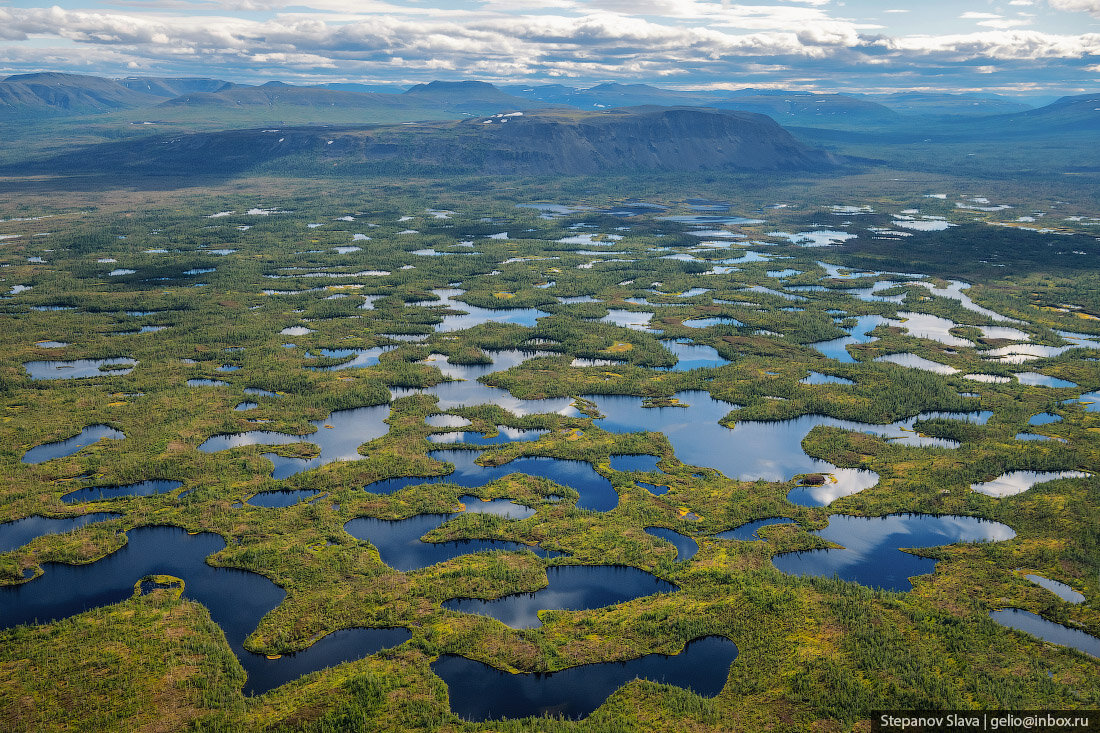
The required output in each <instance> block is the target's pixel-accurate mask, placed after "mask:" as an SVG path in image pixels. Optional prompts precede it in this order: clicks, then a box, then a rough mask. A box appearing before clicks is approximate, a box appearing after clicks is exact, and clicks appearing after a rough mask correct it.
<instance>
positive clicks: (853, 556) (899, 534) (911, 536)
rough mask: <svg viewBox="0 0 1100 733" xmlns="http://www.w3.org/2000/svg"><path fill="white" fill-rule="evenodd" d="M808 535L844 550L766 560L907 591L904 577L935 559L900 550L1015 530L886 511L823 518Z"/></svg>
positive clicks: (923, 570)
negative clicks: (880, 514) (823, 522)
mask: <svg viewBox="0 0 1100 733" xmlns="http://www.w3.org/2000/svg"><path fill="white" fill-rule="evenodd" d="M813 534H816V535H818V536H819V537H821V538H822V539H826V540H828V541H830V542H834V543H836V544H838V545H843V547H844V549H827V550H809V551H807V552H789V553H784V554H782V555H776V556H775V557H773V558H772V564H773V565H775V567H776V568H777V569H779V570H781V571H782V572H784V573H787V574H789V575H803V576H805V575H814V576H818V577H824V578H830V577H832V576H833V575H837V576H839V577H840V578H841V580H847V581H849V582H852V583H859V584H861V585H866V586H870V587H872V588H885V589H886V590H893V591H907V590H911V589H912V587H913V586H912V584H911V583H910V582H909V578H910V577H913V576H917V575H926V574H928V573H931V572H932V571H933V570H934V569H935V567H936V561H935V560H932V559H929V558H925V557H917V556H916V555H912V554H910V553H907V552H901V549H900V548H903V547H905V548H922V547H938V546H940V545H952V544H955V543H957V542H1001V541H1004V540H1009V539H1012V538H1013V537H1015V536H1016V533H1015V532H1014V531H1013V530H1012V528H1011V527H1008V526H1007V525H1004V524H1001V523H1000V522H991V521H988V520H984V519H977V518H974V517H961V516H953V515H942V516H935V515H931V514H890V515H888V516H885V517H853V516H848V515H844V514H833V515H830V516H829V526H828V527H826V528H825V529H821V530H817V531H815V532H813Z"/></svg>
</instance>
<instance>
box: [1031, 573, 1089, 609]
mask: <svg viewBox="0 0 1100 733" xmlns="http://www.w3.org/2000/svg"><path fill="white" fill-rule="evenodd" d="M1024 577H1025V578H1027V579H1028V580H1030V581H1031V582H1032V583H1034V584H1035V585H1038V586H1040V587H1042V588H1046V589H1047V590H1049V591H1050V592H1051V593H1053V594H1054V595H1056V596H1058V597H1059V598H1061V599H1062V600H1063V601H1065V602H1066V603H1084V602H1085V596H1084V594H1082V593H1078V592H1077V591H1075V590H1074V589H1073V588H1071V587H1070V586H1068V585H1066V584H1065V583H1059V582H1058V581H1057V580H1051V579H1050V578H1044V577H1043V576H1042V575H1025V576H1024Z"/></svg>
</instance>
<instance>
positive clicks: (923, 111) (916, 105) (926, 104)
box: [860, 92, 1032, 117]
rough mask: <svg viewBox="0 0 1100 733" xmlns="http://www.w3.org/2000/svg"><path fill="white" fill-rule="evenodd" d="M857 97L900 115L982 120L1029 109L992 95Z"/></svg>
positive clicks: (906, 93)
mask: <svg viewBox="0 0 1100 733" xmlns="http://www.w3.org/2000/svg"><path fill="white" fill-rule="evenodd" d="M860 96H861V97H863V98H864V99H868V100H870V101H873V102H878V103H879V104H881V105H883V106H886V107H889V108H890V109H892V110H894V111H895V112H898V113H900V114H903V115H923V116H936V117H940V116H966V117H984V116H988V115H997V114H1012V113H1014V112H1024V111H1026V110H1029V109H1032V106H1031V105H1029V104H1024V103H1023V102H1021V101H1019V100H1016V99H1011V98H1009V97H1004V96H1000V95H996V94H941V93H933V92H899V93H896V94H869V95H860Z"/></svg>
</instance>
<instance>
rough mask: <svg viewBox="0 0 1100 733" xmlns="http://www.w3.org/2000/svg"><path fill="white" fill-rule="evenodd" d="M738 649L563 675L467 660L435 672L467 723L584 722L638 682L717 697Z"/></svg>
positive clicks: (718, 646) (721, 646)
mask: <svg viewBox="0 0 1100 733" xmlns="http://www.w3.org/2000/svg"><path fill="white" fill-rule="evenodd" d="M736 658H737V647H736V646H735V645H734V643H733V642H732V641H730V640H729V639H726V638H724V637H720V636H707V637H703V638H701V639H695V640H694V641H690V642H688V644H687V646H685V647H684V650H683V651H682V652H680V653H679V654H675V655H671V656H670V655H665V654H647V655H646V656H644V657H639V658H638V659H632V660H630V661H628V662H604V663H602V664H586V665H583V666H580V667H570V668H569V669H563V670H561V671H560V672H549V673H531V674H510V673H508V672H501V671H500V670H498V669H495V668H493V667H490V666H489V665H487V664H482V663H481V662H475V661H473V660H471V659H466V658H465V657H460V656H456V655H453V654H444V655H443V656H441V657H439V659H437V660H436V661H434V662H432V671H433V672H435V673H436V674H437V675H439V676H440V677H441V678H442V679H443V682H444V683H445V684H446V685H447V690H448V692H449V697H450V701H451V710H452V711H454V713H455V714H456V715H458V716H459V717H461V718H465V719H466V720H471V721H483V720H496V719H501V718H526V717H528V716H533V715H551V716H561V717H565V718H572V719H577V718H583V717H584V716H586V715H588V714H589V713H591V712H592V711H593V710H595V709H596V708H598V707H599V706H600V705H602V704H603V702H604V700H606V699H607V697H608V696H609V695H610V694H611V693H612V692H614V691H615V690H617V689H619V688H620V687H622V686H623V685H625V684H626V683H628V682H630V681H632V680H634V679H638V678H641V679H646V680H650V681H652V682H657V683H659V684H664V685H675V686H677V687H684V688H686V689H688V690H691V691H692V692H694V693H695V694H697V695H701V696H703V697H714V696H715V695H717V694H718V693H719V692H721V691H722V688H723V687H724V686H725V684H726V678H727V677H728V676H729V668H730V665H731V664H732V663H733V660H734V659H736Z"/></svg>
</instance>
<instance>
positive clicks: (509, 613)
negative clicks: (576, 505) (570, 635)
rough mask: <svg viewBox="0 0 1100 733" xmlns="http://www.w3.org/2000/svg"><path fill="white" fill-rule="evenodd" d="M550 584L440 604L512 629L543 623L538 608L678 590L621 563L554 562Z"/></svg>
mask: <svg viewBox="0 0 1100 733" xmlns="http://www.w3.org/2000/svg"><path fill="white" fill-rule="evenodd" d="M546 577H547V578H548V579H549V581H550V582H549V585H548V586H547V587H545V588H542V589H541V590H537V591H534V592H533V593H515V594H513V595H507V596H504V597H503V598H497V599H495V600H481V599H478V598H457V599H453V600H449V601H444V603H443V607H444V608H449V609H451V610H452V611H459V612H461V613H476V614H481V615H484V616H491V617H493V618H495V619H496V620H498V621H500V622H501V623H503V624H504V625H505V626H510V627H511V628H513V629H533V628H536V627H538V626H541V625H542V621H541V620H540V619H539V616H538V612H539V611H550V610H553V611H562V610H565V611H584V610H589V609H593V608H603V607H605V606H611V605H615V604H617V603H625V602H626V601H630V600H633V599H635V598H640V597H642V596H648V595H653V594H654V593H672V592H674V591H677V590H679V588H677V587H676V586H675V585H673V584H671V583H668V582H666V581H664V580H661V579H660V578H657V577H656V576H654V575H650V574H649V573H647V572H645V571H643V570H638V569H637V568H631V567H626V566H624V565H553V566H551V567H548V568H547V569H546Z"/></svg>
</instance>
